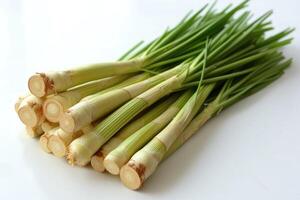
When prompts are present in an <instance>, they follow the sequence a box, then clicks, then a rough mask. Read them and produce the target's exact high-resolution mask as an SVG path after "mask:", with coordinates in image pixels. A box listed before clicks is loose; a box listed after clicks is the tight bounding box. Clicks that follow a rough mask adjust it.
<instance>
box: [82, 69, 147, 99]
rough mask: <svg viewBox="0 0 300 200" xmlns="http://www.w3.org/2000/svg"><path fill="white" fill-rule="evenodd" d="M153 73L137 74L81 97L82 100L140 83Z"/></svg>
mask: <svg viewBox="0 0 300 200" xmlns="http://www.w3.org/2000/svg"><path fill="white" fill-rule="evenodd" d="M151 76H152V75H151V74H150V73H140V74H137V75H135V76H131V77H130V78H128V79H126V80H125V81H123V82H121V83H119V84H117V85H115V86H113V87H110V88H107V89H105V90H102V91H100V92H97V93H95V94H92V95H89V96H87V97H85V98H83V99H81V101H86V100H88V99H92V98H93V97H97V96H99V95H101V94H104V93H107V92H110V91H112V90H115V89H120V88H123V87H126V86H129V85H132V84H135V83H138V82H141V81H144V80H146V79H148V78H150V77H151Z"/></svg>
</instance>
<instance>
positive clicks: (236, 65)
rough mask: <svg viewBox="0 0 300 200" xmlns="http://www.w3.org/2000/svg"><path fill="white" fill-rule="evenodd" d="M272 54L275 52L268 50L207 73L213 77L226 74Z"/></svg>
mask: <svg viewBox="0 0 300 200" xmlns="http://www.w3.org/2000/svg"><path fill="white" fill-rule="evenodd" d="M274 52H275V50H268V51H264V52H261V53H258V54H255V55H252V56H249V57H246V58H243V59H241V60H237V61H235V62H233V63H230V64H228V65H225V66H222V67H219V68H217V69H215V70H213V71H212V72H210V73H209V75H210V76H215V75H220V74H224V73H225V72H228V71H230V70H233V69H237V68H239V67H241V66H243V65H245V64H248V63H250V62H253V61H255V60H258V59H259V58H262V57H264V56H266V55H268V54H272V53H274Z"/></svg>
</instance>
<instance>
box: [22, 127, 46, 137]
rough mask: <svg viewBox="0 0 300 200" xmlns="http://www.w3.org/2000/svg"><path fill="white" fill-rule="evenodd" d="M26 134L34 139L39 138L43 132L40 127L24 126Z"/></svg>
mask: <svg viewBox="0 0 300 200" xmlns="http://www.w3.org/2000/svg"><path fill="white" fill-rule="evenodd" d="M26 133H27V135H29V136H30V137H32V138H34V137H39V136H40V135H42V134H43V133H44V132H43V130H42V128H41V126H36V127H29V126H26Z"/></svg>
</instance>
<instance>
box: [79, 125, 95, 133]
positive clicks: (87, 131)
mask: <svg viewBox="0 0 300 200" xmlns="http://www.w3.org/2000/svg"><path fill="white" fill-rule="evenodd" d="M93 129H94V125H93V124H89V125H87V126H85V127H83V128H82V129H81V131H82V132H83V134H87V133H89V132H91V131H92V130H93Z"/></svg>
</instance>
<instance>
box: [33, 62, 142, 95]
mask: <svg viewBox="0 0 300 200" xmlns="http://www.w3.org/2000/svg"><path fill="white" fill-rule="evenodd" d="M143 62H144V60H143V59H134V60H129V61H118V62H112V63H99V64H91V65H86V66H81V67H77V68H73V69H69V70H64V71H57V72H46V73H36V74H35V75H33V76H31V77H30V78H29V80H28V87H29V90H30V92H31V93H32V94H33V95H35V96H37V97H44V96H47V95H49V94H54V93H57V92H62V91H65V90H67V89H69V88H71V87H74V86H76V85H80V84H83V83H86V82H89V81H93V80H97V79H101V78H106V77H110V76H115V75H122V74H129V73H134V72H138V71H140V69H141V66H142V64H143Z"/></svg>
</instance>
